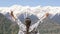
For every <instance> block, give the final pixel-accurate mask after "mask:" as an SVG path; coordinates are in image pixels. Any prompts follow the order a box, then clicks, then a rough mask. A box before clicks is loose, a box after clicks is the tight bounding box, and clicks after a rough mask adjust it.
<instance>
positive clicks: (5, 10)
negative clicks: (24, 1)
mask: <svg viewBox="0 0 60 34" xmlns="http://www.w3.org/2000/svg"><path fill="white" fill-rule="evenodd" d="M11 11H13V13H14V16H15V17H18V18H19V19H22V20H24V15H25V14H26V13H28V14H32V15H33V17H35V16H36V19H37V20H38V19H39V18H41V17H42V16H43V15H44V14H45V13H47V12H48V13H50V15H49V17H48V18H49V19H51V20H54V21H56V22H60V21H59V20H60V7H52V6H45V7H42V6H36V7H30V6H21V5H13V6H11V7H0V13H2V14H4V15H5V16H6V17H7V18H9V19H10V20H12V17H11V16H10V12H11ZM25 17H26V16H25ZM30 18H32V16H30ZM22 20H21V21H22ZM32 20H35V18H34V19H32Z"/></svg>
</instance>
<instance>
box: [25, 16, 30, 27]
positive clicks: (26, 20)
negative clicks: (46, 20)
mask: <svg viewBox="0 0 60 34" xmlns="http://www.w3.org/2000/svg"><path fill="white" fill-rule="evenodd" d="M25 23H26V26H30V24H31V19H30V18H28V17H27V18H26V19H25Z"/></svg>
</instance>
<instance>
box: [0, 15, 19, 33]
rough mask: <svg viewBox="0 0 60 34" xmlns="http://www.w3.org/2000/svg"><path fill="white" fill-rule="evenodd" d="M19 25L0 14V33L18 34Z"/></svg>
mask: <svg viewBox="0 0 60 34" xmlns="http://www.w3.org/2000/svg"><path fill="white" fill-rule="evenodd" d="M18 31H19V27H18V25H17V24H16V23H14V22H11V20H9V19H7V18H6V17H5V16H4V15H2V14H0V34H18Z"/></svg>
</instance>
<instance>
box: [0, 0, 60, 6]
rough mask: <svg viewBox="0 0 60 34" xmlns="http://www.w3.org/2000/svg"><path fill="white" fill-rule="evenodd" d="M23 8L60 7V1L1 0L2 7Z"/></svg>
mask: <svg viewBox="0 0 60 34" xmlns="http://www.w3.org/2000/svg"><path fill="white" fill-rule="evenodd" d="M12 5H22V6H39V5H40V6H60V0H0V7H9V6H12Z"/></svg>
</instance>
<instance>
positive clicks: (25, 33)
mask: <svg viewBox="0 0 60 34" xmlns="http://www.w3.org/2000/svg"><path fill="white" fill-rule="evenodd" d="M48 15H49V13H46V14H45V15H44V16H43V17H42V20H43V19H44V18H46V17H48ZM11 16H12V17H13V18H14V19H15V21H16V22H17V23H18V25H19V28H20V30H19V33H18V34H39V31H38V30H37V27H38V25H39V22H40V21H41V19H40V20H39V21H38V22H37V23H35V24H33V25H32V26H30V25H31V19H30V18H28V17H27V18H26V19H25V25H24V24H22V23H21V21H20V20H19V19H18V18H15V17H14V15H13V11H11Z"/></svg>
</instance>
